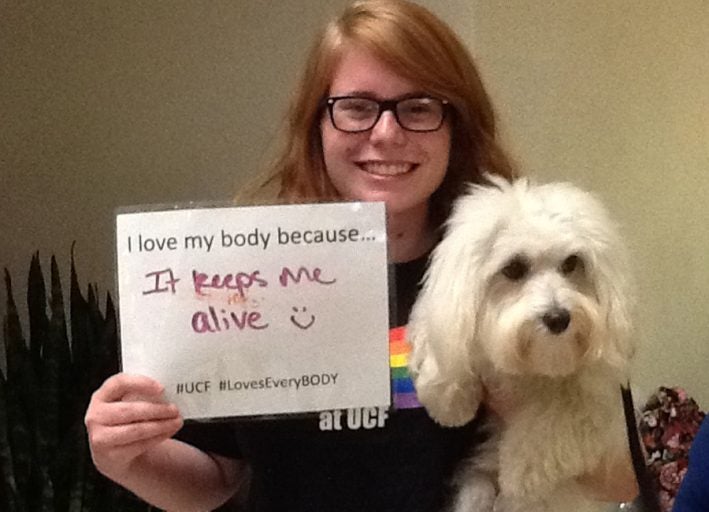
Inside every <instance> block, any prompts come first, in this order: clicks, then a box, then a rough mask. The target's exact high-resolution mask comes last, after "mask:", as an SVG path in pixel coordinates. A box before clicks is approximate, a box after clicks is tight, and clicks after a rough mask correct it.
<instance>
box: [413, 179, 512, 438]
mask: <svg viewBox="0 0 709 512" xmlns="http://www.w3.org/2000/svg"><path fill="white" fill-rule="evenodd" d="M494 190H497V189H491V188H482V187H477V188H476V189H475V190H474V191H473V194H471V195H469V196H465V197H463V198H462V199H461V200H459V201H458V202H457V203H456V206H455V208H454V210H453V214H452V216H451V219H450V220H449V222H448V224H447V231H446V235H445V237H444V238H443V240H442V241H441V242H440V244H439V245H438V246H437V247H436V249H435V250H434V252H433V254H432V257H431V261H430V265H429V268H428V270H427V272H426V276H425V278H424V284H423V287H422V290H421V292H420V294H419V297H418V299H417V301H416V304H415V305H414V308H413V310H412V312H411V319H410V322H409V326H408V336H409V340H410V342H411V344H412V347H413V350H412V355H411V361H410V365H409V367H410V370H411V372H412V375H413V377H414V382H415V384H416V390H417V394H418V398H419V401H420V402H421V403H422V404H423V405H424V406H425V407H426V409H427V410H428V412H429V414H430V415H431V417H432V418H433V419H435V420H436V421H438V422H439V423H441V424H443V425H450V426H454V425H461V424H464V423H466V422H467V421H469V420H471V419H472V418H473V417H474V416H475V413H476V412H477V409H478V407H479V405H480V401H481V400H482V383H481V382H480V376H479V375H478V374H477V370H476V361H475V358H476V357H480V354H481V351H480V350H479V349H476V348H475V346H476V341H475V336H476V331H477V328H478V326H477V316H478V312H479V310H480V305H481V303H482V297H483V294H484V289H485V286H486V282H487V279H486V276H485V275H484V266H485V262H486V260H487V258H486V254H487V252H488V246H489V244H490V239H491V234H492V232H493V231H494V229H495V227H494V223H495V219H496V218H497V216H495V215H491V216H486V215H485V205H486V203H489V202H490V201H486V198H487V197H488V196H489V192H491V193H494V192H493V191H494ZM498 193H499V190H498ZM497 195H499V194H497Z"/></svg>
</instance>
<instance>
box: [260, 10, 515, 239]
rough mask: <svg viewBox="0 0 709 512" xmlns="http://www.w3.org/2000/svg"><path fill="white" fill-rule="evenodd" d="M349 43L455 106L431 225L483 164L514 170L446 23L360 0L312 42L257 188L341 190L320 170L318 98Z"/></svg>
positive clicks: (305, 193)
mask: <svg viewBox="0 0 709 512" xmlns="http://www.w3.org/2000/svg"><path fill="white" fill-rule="evenodd" d="M348 45H357V46H359V47H361V48H364V49H365V50H367V51H369V52H371V53H372V54H373V55H374V56H376V57H377V58H378V59H380V60H381V61H382V62H384V63H385V64H387V65H388V66H389V67H391V69H392V70H393V71H394V72H396V73H397V74H399V75H401V76H402V77H404V78H406V79H408V80H410V81H411V82H413V83H415V84H417V85H419V86H420V87H421V88H422V89H424V90H425V91H427V92H429V93H430V94H432V95H435V96H437V97H440V98H445V99H446V100H448V102H449V104H450V105H451V107H452V108H451V111H452V113H451V121H452V123H451V127H452V131H451V133H452V138H451V154H450V160H449V164H448V169H447V172H446V176H445V178H444V180H443V183H442V184H441V186H440V187H439V189H438V190H437V191H436V192H435V193H434V194H433V196H432V197H431V220H432V221H433V222H434V225H438V224H440V223H441V222H443V220H445V219H446V218H447V216H448V214H449V213H450V207H451V203H452V202H453V200H454V199H455V198H456V197H457V196H458V195H459V194H460V193H462V192H463V191H464V190H465V184H466V183H470V182H479V181H480V180H481V174H482V173H483V172H488V173H491V174H496V175H499V176H502V177H503V178H505V179H508V180H510V179H512V178H514V177H515V176H516V172H515V170H514V167H513V166H512V164H511V162H510V160H509V159H508V157H507V156H506V154H505V152H504V151H503V150H502V148H501V147H500V145H499V143H498V141H497V136H496V131H495V113H494V111H493V108H492V104H491V102H490V99H489V97H488V95H487V93H486V91H485V88H484V86H483V83H482V81H481V79H480V76H479V74H478V71H477V69H476V67H475V64H474V62H473V58H472V57H471V55H470V53H469V52H468V50H467V49H466V47H465V46H464V45H463V44H462V42H461V41H460V39H459V38H458V37H457V36H456V35H455V34H454V33H453V31H452V30H451V28H450V27H449V26H448V25H446V24H445V23H444V22H443V21H441V20H440V19H439V18H438V17H436V16H435V15H434V14H433V13H431V12H430V11H428V10H427V9H425V8H424V7H422V6H420V5H418V4H415V3H412V2H409V1H406V0H363V1H357V2H354V3H353V4H351V5H350V6H349V7H347V8H346V10H345V11H344V13H343V14H342V15H341V16H340V17H339V18H337V19H335V20H333V21H331V22H330V23H329V24H327V25H326V26H325V28H324V30H323V31H322V33H321V34H320V35H319V36H318V37H317V38H316V40H315V42H314V44H313V46H312V47H311V49H310V52H309V54H308V58H307V60H306V65H305V69H304V72H303V74H302V75H301V78H300V82H299V84H298V87H297V88H296V91H295V95H294V96H293V97H292V99H291V104H290V108H289V110H288V113H287V116H286V123H285V126H284V136H283V143H284V145H283V147H282V149H281V151H280V153H279V155H278V156H277V159H276V160H275V163H274V164H273V166H272V168H271V169H270V172H269V173H268V174H267V176H266V178H265V179H262V181H261V182H260V187H259V188H260V189H266V188H269V185H270V186H275V187H276V194H277V197H278V199H280V200H285V201H288V202H299V201H311V200H328V199H337V198H338V194H337V191H336V190H335V188H334V186H333V185H332V183H331V182H330V180H329V178H328V176H327V173H326V171H325V164H324V162H323V155H322V142H321V136H320V121H321V118H322V115H323V108H322V101H323V99H324V98H325V97H326V96H327V94H328V91H329V88H330V84H331V81H332V78H333V74H334V71H335V68H336V66H337V64H338V63H339V60H340V58H341V55H342V54H343V52H344V50H345V49H346V48H347V47H348Z"/></svg>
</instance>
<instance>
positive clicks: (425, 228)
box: [387, 209, 436, 263]
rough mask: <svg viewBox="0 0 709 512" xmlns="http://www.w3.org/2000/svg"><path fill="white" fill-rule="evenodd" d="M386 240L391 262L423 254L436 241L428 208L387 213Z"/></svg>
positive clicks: (400, 261)
mask: <svg viewBox="0 0 709 512" xmlns="http://www.w3.org/2000/svg"><path fill="white" fill-rule="evenodd" d="M387 240H388V250H389V261H390V262H392V263H402V262H405V261H411V260H414V259H416V258H418V257H419V256H422V255H423V254H425V253H426V252H427V251H428V250H429V249H431V247H433V245H434V243H435V241H436V234H435V230H434V228H433V227H432V226H431V223H430V221H429V218H428V209H426V210H425V211H423V212H408V211H407V212H402V213H399V214H392V215H387Z"/></svg>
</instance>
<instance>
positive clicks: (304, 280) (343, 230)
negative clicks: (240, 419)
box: [116, 203, 390, 418]
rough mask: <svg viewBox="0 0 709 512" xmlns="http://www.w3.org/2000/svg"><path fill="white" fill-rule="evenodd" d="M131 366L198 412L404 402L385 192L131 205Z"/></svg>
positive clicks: (127, 312)
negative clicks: (155, 207) (393, 338)
mask: <svg viewBox="0 0 709 512" xmlns="http://www.w3.org/2000/svg"><path fill="white" fill-rule="evenodd" d="M116 238H117V260H118V261H117V263H118V296H119V313H120V332H121V354H122V366H123V371H125V372H128V373H135V374H142V375H147V376H150V377H153V378H155V379H157V380H158V381H160V382H161V383H162V384H163V385H164V386H165V388H166V395H167V398H168V399H169V400H171V401H173V402H175V403H176V404H177V405H178V406H179V407H180V410H181V412H182V414H183V415H184V417H185V418H219V417H231V416H253V415H268V414H278V413H300V412H310V411H320V410H327V409H343V408H351V407H370V406H371V407H374V406H388V405H389V402H390V379H389V347H388V338H387V336H388V327H389V326H388V293H387V257H386V225H385V215H384V204H383V203H337V204H317V205H310V204H308V205H287V206H259V207H240V208H236V207H216V208H199V209H181V210H174V209H173V210H163V211H141V212H128V213H122V212H121V213H118V215H117V218H116Z"/></svg>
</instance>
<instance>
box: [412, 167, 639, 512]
mask: <svg viewBox="0 0 709 512" xmlns="http://www.w3.org/2000/svg"><path fill="white" fill-rule="evenodd" d="M488 180H489V181H490V186H474V187H472V188H471V190H470V193H469V194H467V195H465V196H463V197H462V198H461V199H459V200H458V201H457V202H456V204H455V206H454V209H453V213H452V215H451V218H450V220H449V221H448V223H447V225H446V234H445V236H444V238H443V240H442V241H441V243H440V244H439V245H438V247H437V248H436V249H435V250H434V253H433V255H432V258H431V263H430V267H429V269H428V271H427V273H426V277H425V281H424V285H423V288H422V290H421V293H420V295H419V298H418V300H417V302H416V304H415V306H414V309H413V311H412V314H411V321H410V323H409V327H408V333H409V339H410V341H411V343H412V345H413V353H412V357H411V362H410V369H411V371H412V374H413V375H414V379H415V384H416V389H417V392H418V398H419V401H420V402H421V403H422V404H423V405H424V406H425V407H426V408H427V410H428V412H429V414H430V415H431V417H432V418H434V419H435V420H436V421H438V422H439V423H440V424H442V425H445V426H457V425H462V424H464V423H466V422H467V421H469V420H470V419H472V418H473V417H474V415H475V414H476V412H477V410H478V407H479V405H480V403H481V401H482V400H483V392H484V390H486V391H487V392H488V393H489V394H490V395H491V396H498V397H504V398H503V401H506V402H509V403H513V404H515V406H514V408H513V410H510V411H508V412H506V413H505V414H504V421H501V420H500V419H499V418H496V417H495V416H494V415H491V418H493V419H494V420H495V424H494V425H492V426H491V428H490V430H491V432H493V433H494V434H493V435H492V437H491V439H490V441H488V442H486V443H485V444H484V445H483V446H482V447H478V452H477V453H475V454H474V455H473V456H472V457H470V460H469V461H468V462H467V465H466V467H464V468H462V469H461V471H459V472H458V474H457V477H456V481H455V485H456V486H457V487H458V493H457V497H456V502H455V504H454V505H453V508H454V510H455V511H456V512H462V511H466V512H467V511H470V512H483V511H487V510H493V509H494V510H495V511H504V512H511V511H515V512H516V511H525V512H530V511H552V510H553V511H556V510H559V511H560V510H564V511H568V512H571V511H573V512H577V511H581V510H594V509H595V508H594V506H590V505H592V502H589V500H588V499H587V498H585V497H584V496H583V495H582V493H581V492H580V488H579V486H578V484H577V483H576V478H577V477H579V476H581V475H585V474H588V473H589V472H592V471H594V470H595V469H597V468H598V467H599V465H600V464H603V463H604V461H605V460H606V459H607V458H610V457H611V456H616V457H617V454H618V453H622V452H620V451H619V450H625V451H626V452H627V450H628V445H627V440H626V439H627V437H626V431H625V423H624V416H623V407H622V399H621V393H620V386H621V385H625V384H626V383H627V372H628V363H629V360H630V358H631V356H632V354H633V346H632V343H631V333H630V331H631V321H630V306H631V301H630V295H629V281H628V275H629V274H628V272H627V271H626V265H627V257H626V254H625V249H624V246H623V244H622V242H621V240H620V237H619V234H618V233H617V231H616V229H615V226H614V224H613V223H612V222H611V220H610V219H609V217H608V214H607V213H606V211H605V209H604V208H603V206H602V205H601V203H600V202H599V201H598V200H596V199H595V198H594V197H593V196H592V195H590V194H589V193H587V192H584V191H582V190H579V189H578V188H576V187H574V186H572V185H570V184H546V185H533V184H531V183H530V182H528V181H527V180H519V181H517V182H515V183H513V184H510V183H507V182H506V181H504V180H502V179H500V178H494V177H488ZM595 505H597V506H600V504H599V503H596V504H595ZM606 506H607V504H606Z"/></svg>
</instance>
